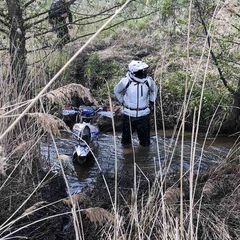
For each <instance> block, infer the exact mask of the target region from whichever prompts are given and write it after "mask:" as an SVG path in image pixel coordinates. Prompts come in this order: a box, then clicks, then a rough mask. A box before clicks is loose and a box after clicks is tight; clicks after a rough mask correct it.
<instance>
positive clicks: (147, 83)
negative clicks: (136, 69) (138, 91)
mask: <svg viewBox="0 0 240 240" xmlns="http://www.w3.org/2000/svg"><path fill="white" fill-rule="evenodd" d="M144 83H145V84H146V85H147V86H148V88H149V89H150V86H149V82H148V80H146V81H144Z"/></svg>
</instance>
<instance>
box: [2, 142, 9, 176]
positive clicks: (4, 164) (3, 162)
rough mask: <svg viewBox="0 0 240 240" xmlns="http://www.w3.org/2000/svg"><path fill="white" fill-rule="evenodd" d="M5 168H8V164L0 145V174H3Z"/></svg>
mask: <svg viewBox="0 0 240 240" xmlns="http://www.w3.org/2000/svg"><path fill="white" fill-rule="evenodd" d="M7 168H8V165H7V163H6V157H5V156H4V150H3V147H2V146H0V174H2V175H4V176H5V175H6V169H7Z"/></svg>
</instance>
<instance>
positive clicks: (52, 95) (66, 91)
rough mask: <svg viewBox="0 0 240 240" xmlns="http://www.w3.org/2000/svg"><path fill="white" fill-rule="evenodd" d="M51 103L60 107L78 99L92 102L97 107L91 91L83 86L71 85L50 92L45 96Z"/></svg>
mask: <svg viewBox="0 0 240 240" xmlns="http://www.w3.org/2000/svg"><path fill="white" fill-rule="evenodd" d="M44 96H45V97H46V98H47V99H48V100H49V101H50V102H51V103H57V104H60V105H64V104H68V103H69V102H71V99H73V98H75V97H78V98H79V99H81V100H82V101H83V102H84V103H85V102H90V103H93V104H95V105H97V102H96V100H95V99H94V98H93V97H92V95H91V93H90V90H89V89H88V88H86V87H84V86H82V85H81V84H76V83H71V84H68V85H65V86H63V87H60V88H58V89H56V90H53V91H50V92H49V93H47V94H45V95H44Z"/></svg>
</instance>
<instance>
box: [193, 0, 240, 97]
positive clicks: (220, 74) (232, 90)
mask: <svg viewBox="0 0 240 240" xmlns="http://www.w3.org/2000/svg"><path fill="white" fill-rule="evenodd" d="M196 3H197V8H198V13H199V16H200V19H201V23H202V26H203V28H204V31H205V34H206V36H207V42H208V46H209V48H210V54H211V57H212V59H213V61H214V64H215V66H216V68H217V70H218V73H219V77H220V79H221V80H222V82H223V84H224V86H225V87H226V88H227V90H228V91H229V92H230V93H232V94H235V93H236V91H235V90H234V89H233V88H232V87H231V86H229V85H228V82H227V80H226V79H225V77H224V74H223V72H222V69H221V68H220V65H219V62H218V59H217V58H216V56H215V54H214V52H213V50H212V48H211V37H210V35H209V33H208V29H207V26H206V23H205V21H204V19H205V18H204V16H203V14H202V10H201V7H200V4H199V2H198V1H196Z"/></svg>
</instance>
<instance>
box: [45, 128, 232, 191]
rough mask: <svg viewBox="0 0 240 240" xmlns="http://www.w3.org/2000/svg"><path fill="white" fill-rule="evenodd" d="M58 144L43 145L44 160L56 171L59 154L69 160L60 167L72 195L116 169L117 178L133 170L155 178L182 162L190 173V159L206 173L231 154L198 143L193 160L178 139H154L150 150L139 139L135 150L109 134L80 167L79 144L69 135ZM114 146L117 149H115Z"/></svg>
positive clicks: (134, 141) (46, 143) (177, 168)
mask: <svg viewBox="0 0 240 240" xmlns="http://www.w3.org/2000/svg"><path fill="white" fill-rule="evenodd" d="M55 141H56V146H57V151H56V149H55V148H54V146H55V144H53V142H52V141H49V140H46V141H44V142H42V144H41V152H42V156H43V158H44V159H45V161H48V162H49V163H50V164H51V165H53V164H55V166H56V168H55V170H56V171H60V170H61V165H60V162H59V160H58V159H57V152H58V154H60V155H61V154H64V155H67V156H68V157H69V159H68V161H67V162H66V161H65V162H64V161H61V163H62V164H63V165H64V166H65V167H64V170H65V173H66V175H67V180H68V184H69V188H70V193H71V194H73V193H77V192H80V191H82V189H83V188H84V187H86V186H88V187H89V186H91V184H92V183H93V182H94V181H95V180H96V179H95V178H96V175H97V174H98V173H100V172H102V173H103V174H105V173H110V174H111V173H112V174H114V172H115V167H116V166H117V169H118V171H119V173H118V174H124V173H128V174H133V173H134V166H135V167H136V169H137V171H140V172H142V173H143V174H149V173H151V174H156V173H157V172H159V171H161V172H162V173H166V172H171V171H176V170H179V168H180V162H181V159H183V166H184V169H185V170H188V169H189V167H190V159H191V160H192V161H194V164H195V165H194V166H195V168H196V169H197V168H198V167H199V166H200V167H201V169H202V170H204V169H207V168H208V167H209V166H211V165H212V164H214V163H216V162H219V161H222V159H223V158H224V157H225V156H226V154H227V152H228V149H227V148H224V147H222V146H221V147H217V146H206V147H203V145H202V144H201V143H198V144H197V146H196V147H195V149H194V157H191V156H192V153H193V152H192V147H191V141H190V140H186V141H185V142H184V147H183V148H182V147H181V145H180V144H179V143H177V142H176V139H172V138H169V137H165V138H162V137H161V136H152V138H151V145H150V146H149V147H142V146H140V145H139V144H138V140H137V137H133V145H132V146H129V147H123V146H122V145H121V135H120V134H118V135H117V136H115V137H114V136H113V135H112V133H107V134H100V136H99V140H98V143H97V144H96V146H95V150H94V153H95V156H94V158H92V159H91V160H90V161H88V162H86V163H85V164H84V165H79V164H77V163H76V164H73V163H72V161H71V155H72V152H73V148H74V145H75V144H76V140H75V139H74V138H73V137H72V136H71V135H69V134H66V135H63V136H62V137H61V138H57V139H55ZM115 145H116V146H117V148H116V149H115ZM182 149H183V151H182Z"/></svg>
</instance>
